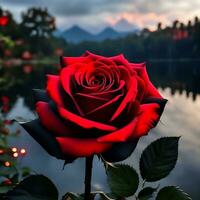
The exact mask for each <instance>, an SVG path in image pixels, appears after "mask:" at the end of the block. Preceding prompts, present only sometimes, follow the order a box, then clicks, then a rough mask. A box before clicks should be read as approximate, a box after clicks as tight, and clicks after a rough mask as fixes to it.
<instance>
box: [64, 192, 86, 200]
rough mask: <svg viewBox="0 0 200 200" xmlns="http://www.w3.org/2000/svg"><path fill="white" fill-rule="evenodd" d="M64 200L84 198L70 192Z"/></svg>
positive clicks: (80, 199)
mask: <svg viewBox="0 0 200 200" xmlns="http://www.w3.org/2000/svg"><path fill="white" fill-rule="evenodd" d="M62 200H83V197H82V196H81V195H79V194H76V193H73V192H68V193H67V194H65V195H64V197H63V198H62Z"/></svg>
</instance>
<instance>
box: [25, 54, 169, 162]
mask: <svg viewBox="0 0 200 200" xmlns="http://www.w3.org/2000/svg"><path fill="white" fill-rule="evenodd" d="M61 66H62V69H61V70H60V73H59V75H47V86H46V91H45V90H34V97H35V101H36V111H37V113H38V116H39V119H36V120H34V121H32V122H28V123H25V124H22V125H23V127H24V128H25V129H26V130H27V131H28V132H29V133H30V134H31V135H32V136H33V137H34V138H35V139H36V140H37V141H38V142H39V143H40V144H41V145H42V146H43V147H44V148H45V149H46V150H47V151H48V152H49V153H50V154H51V155H53V156H56V157H57V158H61V159H65V160H68V161H70V160H73V159H75V158H77V157H85V156H86V157H87V156H90V155H93V154H101V155H102V156H103V157H104V158H105V159H106V160H109V161H120V160H124V159H125V158H127V157H128V156H129V155H130V154H131V153H132V151H133V150H134V148H135V146H136V144H137V141H138V139H139V138H140V137H141V136H144V135H146V134H147V133H148V132H149V130H150V129H151V128H153V127H155V125H156V124H157V122H158V121H159V119H160V116H161V114H162V112H163V109H164V106H165V103H166V100H165V99H163V98H162V97H161V95H160V94H159V92H158V91H157V90H156V88H155V87H154V86H153V85H152V83H151V82H150V80H149V78H148V75H147V72H146V67H145V63H141V64H134V63H129V62H128V61H127V60H126V59H125V58H124V56H123V55H122V54H121V55H118V56H114V57H109V58H106V57H103V56H99V55H95V54H92V53H90V52H86V53H85V54H84V55H83V56H81V57H61Z"/></svg>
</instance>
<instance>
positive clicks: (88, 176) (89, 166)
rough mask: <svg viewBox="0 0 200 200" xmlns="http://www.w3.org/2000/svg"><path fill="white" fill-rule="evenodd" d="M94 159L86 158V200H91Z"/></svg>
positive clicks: (91, 157)
mask: <svg viewBox="0 0 200 200" xmlns="http://www.w3.org/2000/svg"><path fill="white" fill-rule="evenodd" d="M93 157H94V156H90V157H86V162H85V194H84V200H90V197H91V196H90V192H91V178H92V162H93Z"/></svg>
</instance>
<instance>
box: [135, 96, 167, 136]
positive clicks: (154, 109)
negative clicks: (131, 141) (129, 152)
mask: <svg viewBox="0 0 200 200" xmlns="http://www.w3.org/2000/svg"><path fill="white" fill-rule="evenodd" d="M161 100H162V99H161ZM165 103H166V100H164V99H163V104H160V105H159V104H158V103H148V104H143V105H141V106H140V114H139V116H138V117H137V118H138V122H137V125H136V128H135V131H134V135H133V138H139V137H141V136H144V135H146V134H147V133H148V132H149V131H150V129H152V128H154V127H155V125H156V124H157V123H158V121H159V119H160V116H161V114H162V111H163V109H164V106H165Z"/></svg>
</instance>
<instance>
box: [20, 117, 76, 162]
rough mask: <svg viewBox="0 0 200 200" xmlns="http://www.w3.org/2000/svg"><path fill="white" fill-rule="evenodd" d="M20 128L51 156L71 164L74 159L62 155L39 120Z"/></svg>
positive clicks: (55, 142)
mask: <svg viewBox="0 0 200 200" xmlns="http://www.w3.org/2000/svg"><path fill="white" fill-rule="evenodd" d="M21 126H22V127H23V128H24V129H25V130H26V131H27V132H28V133H29V134H30V135H31V136H32V137H33V138H34V139H35V140H36V141H37V142H38V143H39V144H40V145H41V146H42V147H43V148H44V149H45V150H46V151H47V152H48V153H49V154H50V155H52V156H55V157H56V158H58V159H62V160H65V162H67V163H71V162H73V161H74V160H75V159H76V157H71V156H69V155H68V154H65V155H64V154H63V153H62V151H61V148H60V146H59V144H58V142H57V141H56V139H55V138H54V137H53V136H52V135H51V134H50V133H49V132H48V131H47V130H46V129H45V128H44V127H43V126H42V124H41V123H40V121H39V119H36V120H33V121H31V122H27V123H21Z"/></svg>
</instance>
